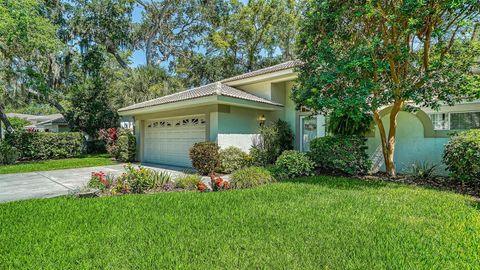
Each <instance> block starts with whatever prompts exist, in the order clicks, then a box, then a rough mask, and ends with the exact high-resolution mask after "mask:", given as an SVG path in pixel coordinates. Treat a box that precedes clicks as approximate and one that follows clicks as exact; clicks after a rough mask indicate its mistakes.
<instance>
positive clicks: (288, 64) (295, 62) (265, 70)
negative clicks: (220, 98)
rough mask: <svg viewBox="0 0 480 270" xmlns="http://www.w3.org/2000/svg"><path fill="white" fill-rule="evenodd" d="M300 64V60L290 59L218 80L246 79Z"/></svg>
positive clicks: (223, 81)
mask: <svg viewBox="0 0 480 270" xmlns="http://www.w3.org/2000/svg"><path fill="white" fill-rule="evenodd" d="M302 64H303V62H302V61H299V60H292V61H288V62H285V63H281V64H278V65H275V66H271V67H266V68H262V69H259V70H255V71H252V72H248V73H244V74H240V75H237V76H233V77H230V78H227V79H223V80H221V81H220V82H222V83H225V82H231V81H236V80H243V79H248V78H251V77H255V76H259V75H264V74H268V73H272V72H276V71H281V70H285V69H290V68H294V67H298V66H301V65H302Z"/></svg>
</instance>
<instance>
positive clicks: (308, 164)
mask: <svg viewBox="0 0 480 270" xmlns="http://www.w3.org/2000/svg"><path fill="white" fill-rule="evenodd" d="M275 166H276V171H275V172H276V176H277V177H278V178H280V179H286V178H295V177H301V176H311V175H313V169H314V168H315V163H314V162H313V161H311V160H310V158H309V157H308V156H307V154H306V153H302V152H299V151H295V150H286V151H284V152H283V153H282V154H281V155H280V156H279V157H278V159H277V161H276V162H275Z"/></svg>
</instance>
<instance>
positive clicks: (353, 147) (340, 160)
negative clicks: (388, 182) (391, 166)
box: [309, 136, 372, 175]
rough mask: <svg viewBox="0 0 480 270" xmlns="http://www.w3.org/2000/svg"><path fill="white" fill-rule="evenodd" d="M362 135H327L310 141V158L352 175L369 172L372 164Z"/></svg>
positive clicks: (324, 166) (330, 168) (320, 164)
mask: <svg viewBox="0 0 480 270" xmlns="http://www.w3.org/2000/svg"><path fill="white" fill-rule="evenodd" d="M365 142H366V139H365V138H363V137H360V136H326V137H321V138H316V139H313V140H312V141H311V142H310V153H309V155H310V158H311V159H312V160H313V161H314V162H315V164H316V165H317V166H318V167H320V168H322V169H326V170H333V171H339V172H343V173H346V174H350V175H358V174H365V173H367V172H368V171H369V170H370V168H371V165H372V162H371V161H370V159H369V156H368V154H367V152H366V150H367V147H366V146H365Z"/></svg>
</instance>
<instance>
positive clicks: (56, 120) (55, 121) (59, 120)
mask: <svg viewBox="0 0 480 270" xmlns="http://www.w3.org/2000/svg"><path fill="white" fill-rule="evenodd" d="M45 124H67V121H66V120H65V118H64V117H63V116H62V115H61V114H60V115H58V116H57V117H56V118H53V119H49V120H47V121H43V122H40V123H37V125H45Z"/></svg>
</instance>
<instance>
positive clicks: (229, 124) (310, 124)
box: [119, 61, 480, 170]
mask: <svg viewBox="0 0 480 270" xmlns="http://www.w3.org/2000/svg"><path fill="white" fill-rule="evenodd" d="M299 65H301V62H299V61H289V62H286V63H282V64H279V65H275V66H272V67H268V68H264V69H260V70H257V71H253V72H249V73H246V74H242V75H239V76H235V77H232V78H228V79H224V80H222V81H219V82H216V83H212V84H208V85H204V86H200V87H197V88H193V89H190V90H187V91H183V92H179V93H175V94H172V95H168V96H164V97H160V98H157V99H153V100H149V101H146V102H142V103H138V104H134V105H131V106H128V107H125V108H122V109H120V110H119V114H120V115H122V116H131V117H133V119H134V123H135V134H136V137H137V142H138V158H139V160H140V161H142V162H147V163H160V164H169V165H179V166H187V167H189V166H191V163H190V159H189V156H188V152H189V148H190V147H191V146H192V145H193V144H194V143H195V142H201V141H214V142H217V143H218V145H219V146H220V147H222V148H225V147H228V146H237V147H239V148H241V149H243V150H245V151H248V150H249V149H250V147H251V145H252V139H253V138H254V137H255V136H256V134H257V132H258V128H259V126H260V125H261V124H263V123H264V122H265V121H266V122H272V121H275V120H277V119H283V120H285V121H287V122H288V123H289V124H290V126H291V128H292V129H293V131H294V133H295V148H296V149H298V150H301V151H308V149H309V142H310V141H311V140H312V139H313V138H316V137H321V136H325V135H326V128H325V117H324V116H322V115H316V116H310V115H311V113H310V112H308V110H304V109H302V110H300V111H298V110H296V106H295V103H294V102H293V101H292V100H291V99H290V94H291V91H292V87H293V85H294V81H295V79H296V78H297V73H296V72H295V71H294V68H295V67H297V66H299ZM388 111H389V108H385V109H384V110H383V112H382V113H383V115H384V118H383V120H384V121H385V122H388V117H387V116H388ZM428 114H431V117H432V118H433V120H434V123H432V121H431V120H430V118H429V116H428ZM457 114H458V115H457ZM446 115H448V116H446ZM447 118H448V121H449V122H448V125H447V124H446V123H445V122H444V121H446V120H443V119H447ZM442 121H443V122H442ZM399 125H401V128H400V129H399V130H398V139H397V140H398V146H397V148H396V149H397V150H396V151H397V153H396V159H397V160H396V161H397V167H398V169H399V170H402V168H404V167H406V166H409V165H410V164H411V163H412V162H415V161H416V160H417V159H418V160H419V161H423V160H429V161H432V162H437V163H438V162H440V160H441V153H442V151H443V145H444V144H445V142H446V141H447V140H448V133H449V131H450V130H453V129H468V128H474V127H480V102H476V103H467V104H462V105H458V106H455V107H442V110H441V111H440V112H439V113H437V112H432V111H430V110H426V109H425V110H424V111H419V112H417V113H416V114H411V113H407V112H401V113H400V114H399ZM440 129H442V130H440ZM377 133H378V131H377ZM368 136H369V140H368V146H369V151H370V153H371V154H372V158H373V159H374V161H375V164H376V165H377V167H379V168H380V167H381V165H382V164H381V163H382V162H383V160H382V159H378V154H380V155H381V151H380V152H379V151H378V149H379V145H380V143H379V136H378V134H375V133H374V132H372V134H369V135H368ZM377 161H378V162H377Z"/></svg>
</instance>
